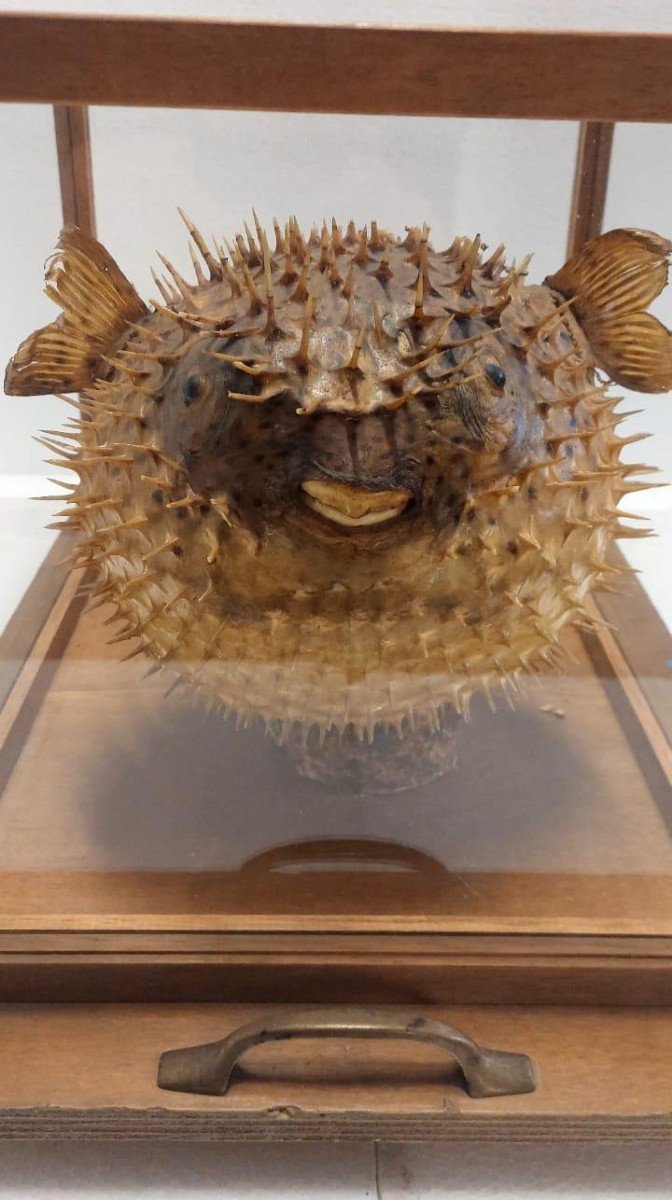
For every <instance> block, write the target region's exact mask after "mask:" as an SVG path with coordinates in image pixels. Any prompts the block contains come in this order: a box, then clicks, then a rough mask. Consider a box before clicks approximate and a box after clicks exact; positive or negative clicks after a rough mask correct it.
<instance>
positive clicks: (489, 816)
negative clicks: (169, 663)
mask: <svg viewBox="0 0 672 1200" xmlns="http://www.w3.org/2000/svg"><path fill="white" fill-rule="evenodd" d="M62 553H63V546H62V545H61V546H60V548H59V549H55V550H54V551H53V552H52V555H51V556H50V558H49V559H48V560H47V562H46V563H45V564H44V566H43V568H42V569H41V571H40V573H39V575H38V576H37V578H36V580H35V583H34V584H33V587H32V588H31V589H30V592H29V593H28V595H27V596H26V598H25V600H24V602H23V605H22V606H21V608H20V610H19V611H18V613H17V614H16V616H15V618H14V620H13V622H12V624H11V626H10V628H9V629H8V631H7V633H6V635H5V638H4V651H5V653H4V655H3V663H4V665H3V673H2V677H3V679H4V690H5V700H4V705H3V707H2V710H1V712H0V783H1V785H2V803H1V804H0V997H4V998H10V999H40V998H48V997H49V996H50V995H51V994H53V989H54V987H56V986H57V987H58V988H59V994H60V995H61V997H62V998H64V999H65V998H72V999H85V998H86V999H94V1000H95V999H97V998H99V997H100V996H101V995H104V996H105V997H106V998H107V999H112V998H115V997H116V998H119V999H129V1000H131V999H148V998H151V997H153V996H161V997H163V998H172V999H191V998H196V997H201V998H208V997H210V998H215V997H216V998H218V999H223V998H225V997H228V998H231V999H250V1000H258V999H260V998H262V997H263V996H264V995H266V994H267V990H268V988H269V987H271V988H273V991H274V995H275V996H276V998H277V999H284V1000H288V1001H289V1000H297V999H298V1000H301V999H305V998H306V996H307V995H310V998H311V999H313V1000H319V999H321V998H324V999H330V1000H334V999H338V998H343V999H348V1000H385V1001H400V1000H408V999H409V998H417V997H418V996H422V998H423V999H425V1000H428V1001H430V1000H431V1001H440V1000H445V999H448V998H450V999H452V1000H460V1001H463V1002H484V1001H485V1002H493V1001H501V1002H510V1001H512V1000H513V1001H517V1000H520V999H522V998H525V999H526V1000H527V1001H531V1000H534V1001H547V1000H552V1001H555V1002H557V1001H559V1000H565V1001H569V1000H574V1001H578V1000H581V1001H583V1002H590V1003H592V1002H600V1001H601V1000H602V999H603V998H605V997H608V998H609V999H610V1000H613V1001H617V1002H618V1003H639V1004H641V1003H648V1004H650V1003H652V1002H655V1003H667V1002H668V1001H669V999H670V997H671V995H672V838H671V837H670V828H671V821H672V802H671V788H670V765H669V764H670V752H669V743H668V742H667V737H666V733H665V731H664V730H663V728H662V726H661V723H660V720H659V714H660V715H662V716H663V719H665V714H666V713H669V712H670V708H671V706H670V704H669V688H670V685H669V682H665V680H664V673H665V668H664V665H663V664H664V663H665V662H666V661H667V660H668V659H669V658H670V655H671V653H672V651H671V650H670V647H669V645H668V642H667V634H666V633H665V631H664V630H663V628H662V625H661V623H660V621H659V619H658V618H657V616H656V614H655V612H654V610H653V609H652V607H651V605H650V603H649V602H648V599H647V598H646V597H645V595H644V593H643V592H642V591H641V589H640V588H639V587H638V586H637V585H631V588H630V590H629V591H628V592H626V593H625V594H624V595H623V596H622V597H621V598H620V599H619V600H618V601H616V600H615V599H614V597H611V598H610V604H611V608H610V615H611V617H612V619H614V620H615V621H617V622H618V628H619V634H618V636H619V637H620V639H621V641H620V643H619V642H617V641H616V637H615V635H613V634H612V633H610V632H608V631H606V632H605V633H604V634H602V635H601V636H600V638H599V639H598V638H596V637H593V636H591V637H590V638H588V639H586V640H584V641H582V640H580V639H578V638H575V639H574V640H573V641H572V644H571V646H570V649H571V652H572V660H571V662H570V666H569V669H568V672H567V673H565V674H563V675H557V674H549V675H547V676H545V677H543V678H541V679H539V680H536V681H535V682H534V684H533V685H532V686H531V688H530V690H529V692H528V695H527V697H526V698H525V699H524V700H523V701H522V703H521V704H520V705H519V706H518V708H517V709H516V710H515V711H509V710H508V709H506V708H503V709H502V710H500V711H498V712H496V713H495V714H493V713H491V712H490V711H489V710H488V709H487V708H486V706H485V705H483V706H482V707H478V708H477V711H476V713H475V715H474V718H473V720H472V721H471V722H470V723H469V725H467V726H465V728H464V729H463V731H462V737H461V742H460V763H459V766H458V768H457V770H456V771H455V772H454V774H453V775H451V776H449V777H448V778H444V779H443V780H441V781H439V782H438V783H436V784H433V785H431V786H428V787H425V788H420V789H418V790H416V791H414V792H413V793H411V794H409V793H406V794H401V795H399V796H386V797H353V796H351V795H347V794H341V795H338V794H331V793H329V791H327V790H325V789H324V788H322V787H320V786H319V785H314V784H310V783H309V782H307V781H305V780H303V779H301V778H300V777H299V776H297V775H296V773H295V771H294V769H293V767H292V766H291V764H289V763H288V762H287V761H286V760H285V759H284V758H283V755H282V752H281V751H279V750H278V749H277V748H276V747H275V746H273V745H272V744H271V743H270V742H269V741H268V740H267V739H266V738H265V737H264V736H263V733H262V732H261V731H259V730H252V731H238V732H237V731H236V730H235V729H233V728H232V727H230V726H227V725H225V724H224V723H223V722H222V721H221V719H220V718H218V717H216V716H213V717H210V718H206V717H204V716H203V714H202V713H201V712H199V711H198V709H196V708H194V707H192V706H191V705H187V704H180V703H179V702H178V701H176V700H174V699H171V700H167V699H165V698H164V695H163V692H164V690H165V685H164V684H163V683H162V682H158V681H157V679H156V677H150V679H148V680H145V681H143V674H144V672H145V666H144V665H143V664H142V662H141V660H139V659H137V658H136V659H134V660H132V661H131V662H127V663H122V662H120V661H119V659H120V657H121V654H120V652H119V647H115V646H109V645H107V644H106V643H107V638H108V636H109V629H108V628H106V627H105V626H104V624H103V623H104V621H105V620H106V617H107V615H108V614H107V613H106V611H105V610H104V609H103V610H96V611H94V612H92V613H89V614H87V615H83V613H82V608H83V599H82V597H81V596H80V595H79V585H80V578H79V576H78V575H77V574H76V573H74V574H72V575H71V576H69V577H65V578H64V577H63V572H62V570H59V568H58V567H57V566H55V560H56V557H57V555H58V554H60V555H62ZM50 590H51V593H52V595H51V596H50ZM619 605H620V606H621V607H620V608H619ZM622 617H625V618H626V620H625V621H622V620H621V618H622ZM624 630H625V631H628V630H630V631H632V633H634V631H636V643H635V648H633V647H632V646H631V644H630V634H624ZM624 637H625V640H623V639H624ZM22 639H23V640H22ZM2 649H3V645H2V644H0V651H2ZM126 650H127V646H125V647H124V651H126ZM634 653H638V654H639V663H638V665H639V667H640V669H642V670H644V669H645V670H646V671H647V674H646V675H645V676H641V675H639V676H635V675H634V674H633V673H632V671H631V670H630V669H629V667H628V663H627V658H626V656H630V655H631V654H634ZM647 655H648V657H646V656H647ZM661 655H662V657H661ZM654 667H655V670H654Z"/></svg>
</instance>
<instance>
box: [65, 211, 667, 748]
mask: <svg viewBox="0 0 672 1200" xmlns="http://www.w3.org/2000/svg"><path fill="white" fill-rule="evenodd" d="M192 235H193V236H194V240H195V242H196V244H197V246H199V248H200V249H201V250H203V243H202V239H200V235H198V233H197V231H194V230H193V227H192ZM204 257H205V261H206V272H207V274H206V273H204V271H203V270H202V269H201V268H200V267H199V268H198V269H197V278H196V283H195V284H187V283H186V282H185V281H184V280H183V279H182V278H181V277H180V276H179V275H178V274H177V272H176V271H175V270H174V269H173V268H172V267H171V266H170V264H167V266H168V269H169V271H170V273H171V275H172V282H171V283H169V284H165V285H161V286H162V291H163V303H162V304H156V305H155V307H154V310H153V311H146V310H145V311H144V312H142V311H140V312H138V313H137V314H136V319H135V321H134V322H133V323H132V324H130V323H126V324H125V327H124V329H123V331H122V332H121V333H120V335H119V337H118V338H117V339H116V344H115V345H114V347H113V348H112V349H111V351H110V353H109V354H108V355H107V356H106V358H105V363H104V364H103V363H101V364H100V366H99V369H98V370H97V372H96V379H95V381H94V382H93V383H92V384H91V385H90V386H89V387H88V388H87V390H86V391H85V392H84V394H83V396H82V398H81V401H80V408H81V419H80V420H79V421H77V422H76V423H75V434H74V443H73V445H72V446H70V447H69V452H68V453H67V454H66V455H65V456H64V458H62V459H60V461H61V462H63V461H65V462H66V463H67V466H68V467H70V468H72V469H73V470H74V471H76V472H77V474H78V477H79V483H78V484H77V486H76V487H75V488H74V490H73V491H72V494H71V496H70V499H69V501H68V506H67V509H66V523H67V524H68V525H71V526H73V527H74V528H76V529H77V531H78V533H79V535H80V561H81V562H82V563H86V564H90V565H92V566H94V567H95V570H96V572H97V575H98V585H97V587H96V588H95V591H94V599H98V600H99V601H100V602H108V601H109V602H110V603H112V604H113V605H114V606H115V607H116V612H117V614H118V617H119V619H120V621H121V623H122V627H121V631H120V632H119V633H118V634H117V637H116V640H118V641H122V640H123V639H126V638H127V639H133V638H139V639H140V641H139V648H141V649H142V650H143V651H144V652H145V653H146V654H147V655H149V656H150V657H151V658H153V659H155V660H156V661H157V663H158V664H161V666H162V667H168V668H173V669H174V670H175V671H176V672H177V675H178V678H179V679H180V680H181V681H183V682H186V683H188V684H189V685H191V686H192V687H193V688H195V689H196V690H197V691H199V692H200V693H201V694H202V695H203V697H204V698H205V699H206V701H208V702H210V703H214V704H215V705H217V706H221V707H222V708H224V709H226V710H233V711H235V712H236V713H238V714H239V715H240V716H241V718H243V719H245V718H248V717H249V718H251V717H261V718H263V719H264V720H265V721H266V722H268V723H279V724H280V726H282V727H284V728H285V729H288V728H289V727H290V726H291V725H293V724H294V723H297V722H298V723H299V724H300V725H301V726H302V727H303V728H304V729H305V730H308V729H310V728H313V727H317V729H318V730H319V731H320V733H321V734H325V733H326V732H327V731H329V730H335V731H344V730H345V729H350V730H351V732H352V733H354V734H355V735H356V736H357V737H359V738H366V737H371V736H372V734H373V731H374V729H375V728H376V727H381V728H389V727H392V728H395V729H397V730H399V731H402V730H403V729H407V728H408V723H409V721H410V723H411V724H412V723H413V722H418V723H419V725H420V726H422V727H423V728H426V727H427V726H428V725H429V726H432V725H433V724H434V723H437V722H438V719H439V714H440V711H441V710H442V709H443V708H444V707H445V706H447V705H450V706H452V707H453V708H455V709H456V710H457V711H458V712H464V711H465V709H466V707H467V705H468V702H469V697H470V696H471V694H472V693H473V692H474V691H475V690H477V689H481V688H483V689H485V690H486V691H490V690H491V689H493V688H497V687H500V686H503V687H507V686H510V685H514V686H515V681H516V679H517V677H518V676H519V674H520V673H521V672H525V671H528V670H531V669H533V668H534V667H535V665H537V664H540V663H542V662H544V661H545V660H550V659H552V656H553V655H554V654H555V653H556V652H557V648H558V643H559V641H560V639H561V637H562V634H563V632H564V631H565V630H566V629H567V628H568V627H569V626H575V625H577V624H578V625H581V624H584V623H590V620H591V616H590V610H589V607H588V604H587V602H588V598H589V596H590V594H591V593H592V592H593V591H594V590H595V589H596V588H597V587H599V586H600V585H601V584H602V583H603V582H604V580H605V579H606V578H607V577H608V575H610V573H611V572H612V571H613V570H614V568H613V567H612V566H610V564H609V561H608V552H609V548H610V545H611V543H612V541H613V539H614V538H615V537H617V536H619V534H624V533H625V534H627V535H629V533H630V530H627V529H624V528H623V527H622V526H621V525H620V519H619V518H620V515H621V514H620V513H619V509H618V505H619V503H620V501H621V500H622V498H623V496H624V495H625V494H626V493H628V492H632V491H636V490H638V489H639V488H641V487H642V486H646V485H645V484H642V483H639V482H635V480H634V479H633V476H634V474H636V473H637V468H635V467H632V466H625V465H624V464H623V463H622V462H621V450H622V448H623V446H624V445H625V444H626V443H627V442H628V441H630V440H632V439H623V438H620V437H619V436H618V435H617V433H616V426H617V424H618V420H619V419H620V418H619V417H618V415H617V414H616V411H615V409H616V405H617V399H616V398H614V397H613V396H611V395H610V394H609V392H608V390H607V388H606V387H605V386H603V385H602V384H600V383H599V382H597V378H596V370H595V369H596V360H595V357H594V355H593V353H592V351H591V348H590V346H589V344H588V341H587V340H586V337H585V335H584V333H583V331H582V328H581V327H580V325H579V324H578V322H577V320H576V319H575V317H574V316H573V313H572V305H571V301H570V302H567V301H565V298H564V295H563V294H561V293H560V292H559V291H557V290H555V289H554V288H553V287H551V286H548V285H537V286H535V285H528V284H527V283H526V281H525V269H524V267H521V268H520V269H518V270H515V269H509V268H507V266H506V265H505V263H504V261H503V252H502V250H501V248H500V249H498V250H497V251H495V253H494V254H492V255H490V256H489V257H487V256H486V254H485V249H484V248H482V247H481V245H480V242H479V239H475V240H474V241H469V240H466V239H459V238H458V239H456V240H455V241H454V242H453V244H452V245H451V246H450V247H449V248H448V249H447V250H445V251H443V252H437V251H434V250H433V249H432V248H431V246H430V245H429V242H428V240H427V231H426V230H419V229H415V228H413V229H410V230H409V231H408V232H407V234H406V236H405V237H403V238H394V237H392V236H391V235H389V234H387V233H385V232H383V231H381V230H379V229H378V228H377V227H376V226H375V225H372V227H371V229H370V230H369V231H368V232H367V231H366V230H364V231H359V232H358V231H357V230H356V229H355V228H354V226H353V225H352V224H351V225H350V226H349V228H348V230H347V232H346V233H345V234H342V233H341V231H340V230H339V229H338V227H336V226H335V225H334V226H333V227H332V230H331V231H327V229H326V228H324V229H323V230H322V232H321V233H320V232H318V231H314V232H313V234H312V235H311V237H310V238H308V239H307V240H304V239H303V238H302V236H301V234H300V232H299V230H298V226H297V225H296V223H295V222H290V223H289V224H288V226H286V227H285V230H284V231H282V230H280V229H276V244H275V249H274V250H273V251H271V250H269V248H268V244H267V241H266V237H265V235H264V233H263V231H262V230H260V229H258V230H257V235H256V237H253V236H252V235H250V234H248V237H247V239H243V238H238V239H237V240H236V246H235V247H231V248H230V255H229V257H228V258H227V257H226V256H225V255H224V254H218V255H217V256H216V257H215V256H213V255H211V254H210V253H209V252H207V251H206V252H205V254H204ZM314 479H318V480H321V481H325V480H326V481H327V484H328V485H329V481H331V482H332V483H335V484H336V487H335V489H334V495H338V494H339V493H338V485H339V484H343V483H344V484H345V485H346V487H345V489H343V490H344V491H345V492H347V493H348V496H349V494H350V493H349V491H348V488H353V487H354V488H356V489H359V490H360V491H362V492H367V491H368V492H371V493H372V494H374V493H375V495H376V496H380V495H381V494H382V493H383V492H384V491H385V490H386V489H389V490H390V494H394V495H395V496H397V495H399V494H403V495H406V494H408V495H411V496H412V501H411V502H410V503H408V504H406V507H405V508H404V511H402V512H400V514H399V515H397V516H395V517H394V518H393V519H391V520H389V521H386V522H384V523H382V524H380V525H374V526H371V527H360V526H358V527H357V528H356V529H354V530H352V529H347V528H344V527H341V526H339V525H338V524H334V523H333V522H330V521H329V520H327V519H325V518H324V517H323V516H321V515H320V514H319V513H316V512H315V511H314V509H312V508H309V507H308V506H307V504H306V503H305V499H306V497H305V489H304V490H302V485H303V484H304V483H305V481H306V480H314ZM353 494H354V493H353ZM356 500H357V497H356V496H355V501H353V503H355V502H356ZM339 502H340V501H339ZM349 502H350V501H349V500H348V503H349ZM381 503H382V501H381ZM358 511H359V510H358Z"/></svg>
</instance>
